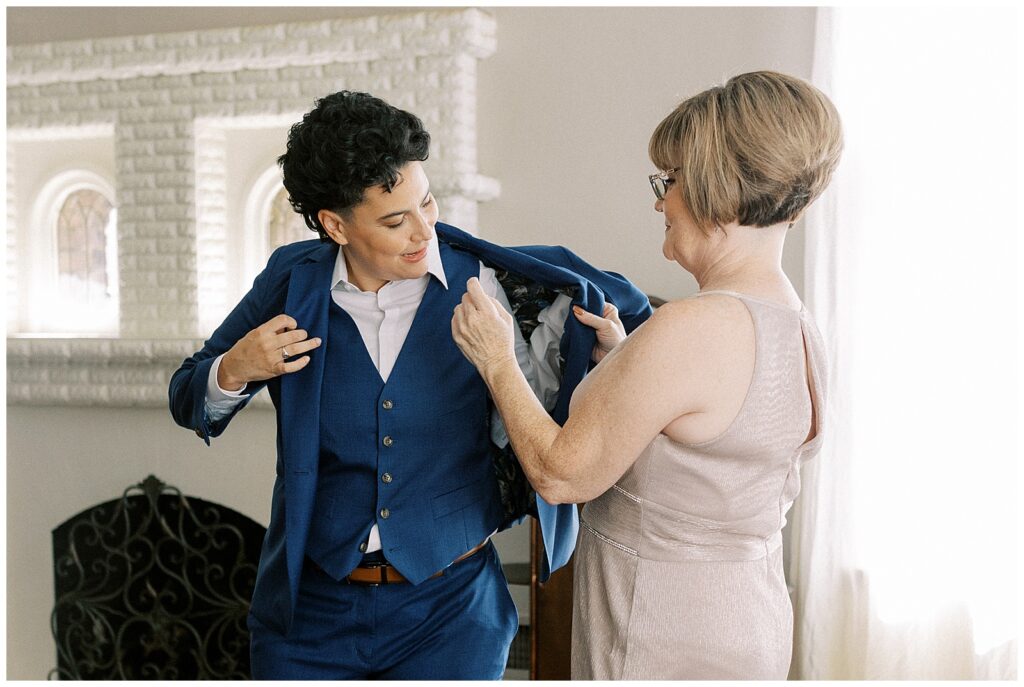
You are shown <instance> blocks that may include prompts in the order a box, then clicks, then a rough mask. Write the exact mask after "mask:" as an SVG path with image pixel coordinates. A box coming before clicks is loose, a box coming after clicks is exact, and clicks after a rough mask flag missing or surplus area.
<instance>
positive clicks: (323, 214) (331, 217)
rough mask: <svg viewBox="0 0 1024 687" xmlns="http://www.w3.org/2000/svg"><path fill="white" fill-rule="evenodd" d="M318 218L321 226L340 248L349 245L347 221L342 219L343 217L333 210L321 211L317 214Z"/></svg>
mask: <svg viewBox="0 0 1024 687" xmlns="http://www.w3.org/2000/svg"><path fill="white" fill-rule="evenodd" d="M316 218H317V219H318V220H320V224H321V226H323V228H324V231H326V232H327V235H328V236H330V237H331V239H332V240H333V241H334V242H335V243H337V244H338V245H339V246H344V245H345V244H347V243H348V232H347V228H346V227H345V220H344V219H342V217H341V215H339V214H338V213H336V212H334V211H332V210H321V211H320V212H318V213H317V214H316Z"/></svg>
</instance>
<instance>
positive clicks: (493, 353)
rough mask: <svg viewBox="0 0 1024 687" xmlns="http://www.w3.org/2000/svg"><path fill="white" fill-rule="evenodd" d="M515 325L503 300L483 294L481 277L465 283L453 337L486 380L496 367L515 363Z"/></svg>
mask: <svg viewBox="0 0 1024 687" xmlns="http://www.w3.org/2000/svg"><path fill="white" fill-rule="evenodd" d="M515 326H516V323H515V320H514V319H513V318H512V315H510V314H509V313H508V312H506V310H505V308H503V307H502V306H501V303H500V302H498V301H497V300H495V299H494V298H492V297H490V296H488V295H487V294H486V293H484V289H483V286H481V285H480V280H479V279H477V278H476V277H472V278H471V279H470V280H469V281H468V282H466V293H465V294H464V295H463V296H462V302H461V303H459V304H458V305H457V306H455V312H454V314H453V315H452V338H453V339H455V343H456V344H457V345H458V347H459V349H460V350H461V351H462V354H463V355H465V356H466V358H467V359H468V360H469V362H471V363H473V365H474V366H475V367H476V369H477V371H479V372H480V376H481V377H483V378H484V380H487V379H488V377H489V375H490V373H491V372H492V371H493V370H494V369H496V368H497V367H500V366H501V365H503V364H506V363H508V362H509V361H511V362H512V363H513V364H515V360H516V351H515V330H514V329H513V327H515Z"/></svg>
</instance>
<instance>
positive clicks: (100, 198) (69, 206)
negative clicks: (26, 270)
mask: <svg viewBox="0 0 1024 687" xmlns="http://www.w3.org/2000/svg"><path fill="white" fill-rule="evenodd" d="M113 209H114V208H113V204H112V203H111V202H110V200H109V199H107V198H106V196H104V195H103V194H102V193H100V192H99V191H95V190H92V189H82V190H79V191H74V192H73V193H71V194H70V195H69V196H68V197H67V199H66V200H65V201H64V204H63V205H61V208H60V213H59V214H58V216H57V274H58V283H59V290H60V291H61V292H62V294H64V295H67V296H70V297H71V298H72V299H73V300H75V301H78V302H85V303H89V304H100V303H104V302H107V301H109V299H111V298H113V297H114V296H115V295H116V290H117V283H116V278H115V279H112V276H113V277H116V262H117V249H116V243H115V237H114V235H113V234H114V231H115V228H114V226H113V224H114V223H113V222H112V221H111V220H112V218H113ZM112 272H113V274H112Z"/></svg>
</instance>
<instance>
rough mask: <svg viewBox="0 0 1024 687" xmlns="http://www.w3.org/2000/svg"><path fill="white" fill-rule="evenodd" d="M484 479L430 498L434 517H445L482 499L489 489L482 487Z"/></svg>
mask: <svg viewBox="0 0 1024 687" xmlns="http://www.w3.org/2000/svg"><path fill="white" fill-rule="evenodd" d="M486 479H487V478H484V479H482V480H477V481H476V482H473V483H471V484H467V485H466V486H464V487H459V488H458V489H455V490H454V491H449V492H448V493H445V494H441V495H439V496H435V497H434V498H432V499H431V500H430V508H431V510H432V511H433V513H434V518H435V519H437V518H443V517H444V516H446V515H450V514H451V513H454V512H455V511H459V510H462V509H463V508H466V507H468V506H471V505H473V504H474V503H477V502H479V501H482V500H483V498H484V496H485V495H486V494H487V491H486V490H484V489H482V488H481V487H482V486H483V485H482V482H484V481H485V480H486Z"/></svg>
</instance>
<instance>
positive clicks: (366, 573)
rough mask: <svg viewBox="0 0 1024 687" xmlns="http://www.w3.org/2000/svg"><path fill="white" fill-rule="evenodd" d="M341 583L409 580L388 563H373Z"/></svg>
mask: <svg viewBox="0 0 1024 687" xmlns="http://www.w3.org/2000/svg"><path fill="white" fill-rule="evenodd" d="M488 541H490V540H489V539H484V540H483V541H482V542H480V543H479V544H477V545H476V546H474V547H473V548H472V549H470V550H469V551H467V552H466V553H464V554H462V555H461V556H459V557H458V558H456V559H455V560H454V561H452V563H451V565H455V564H456V563H460V562H462V561H464V560H466V559H467V558H469V557H470V556H472V555H473V554H474V553H476V552H478V551H479V550H480V549H482V548H484V547H485V546H486V545H487V542H488ZM449 567H450V566H449ZM447 569H448V568H447V567H446V568H443V569H441V570H438V571H437V572H436V573H434V574H433V575H431V576H430V577H428V578H427V579H429V580H432V579H434V578H435V577H441V575H444V571H445V570H447ZM342 581H343V582H348V583H349V584H361V585H367V586H371V587H377V586H379V585H382V584H399V583H402V582H408V581H409V580H407V579H405V577H403V576H402V573H400V572H398V570H397V569H396V568H395V567H394V566H392V565H391V564H390V563H375V564H372V565H367V566H359V567H358V568H356V569H355V570H353V571H352V572H351V573H349V575H348V577H346V578H344V579H343V580H342Z"/></svg>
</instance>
